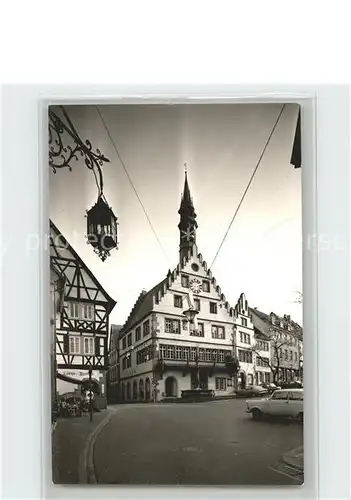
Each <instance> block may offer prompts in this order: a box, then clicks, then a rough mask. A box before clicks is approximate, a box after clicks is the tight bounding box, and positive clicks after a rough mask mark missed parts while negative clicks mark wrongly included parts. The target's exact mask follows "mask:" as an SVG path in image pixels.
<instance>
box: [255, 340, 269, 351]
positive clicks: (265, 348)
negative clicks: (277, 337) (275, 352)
mask: <svg viewBox="0 0 351 500" xmlns="http://www.w3.org/2000/svg"><path fill="white" fill-rule="evenodd" d="M257 348H258V350H259V351H269V344H268V342H265V341H264V340H259V341H258V342H257Z"/></svg>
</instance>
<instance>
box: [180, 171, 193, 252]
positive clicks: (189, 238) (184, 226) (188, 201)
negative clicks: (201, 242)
mask: <svg viewBox="0 0 351 500" xmlns="http://www.w3.org/2000/svg"><path fill="white" fill-rule="evenodd" d="M178 213H179V215H180V222H179V224H178V228H179V231H180V245H179V258H180V262H182V260H183V257H186V256H187V255H188V254H189V249H192V247H193V246H194V245H195V243H196V229H197V227H198V226H197V222H196V213H195V208H194V204H193V200H192V197H191V195H190V189H189V184H188V176H187V172H186V171H185V181H184V190H183V194H182V201H181V203H180V208H179V210H178Z"/></svg>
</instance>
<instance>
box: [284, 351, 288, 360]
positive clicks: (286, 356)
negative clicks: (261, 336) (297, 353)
mask: <svg viewBox="0 0 351 500" xmlns="http://www.w3.org/2000/svg"><path fill="white" fill-rule="evenodd" d="M284 358H285V359H288V350H287V349H285V352H284Z"/></svg>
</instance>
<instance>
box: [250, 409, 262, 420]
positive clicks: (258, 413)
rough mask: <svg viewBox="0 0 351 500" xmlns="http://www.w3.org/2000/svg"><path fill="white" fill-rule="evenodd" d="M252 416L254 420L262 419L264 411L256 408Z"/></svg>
mask: <svg viewBox="0 0 351 500" xmlns="http://www.w3.org/2000/svg"><path fill="white" fill-rule="evenodd" d="M252 418H253V419H254V420H262V412H261V411H260V410H258V409H257V408H254V409H253V410H252Z"/></svg>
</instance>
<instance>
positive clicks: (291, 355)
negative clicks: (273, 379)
mask: <svg viewBox="0 0 351 500" xmlns="http://www.w3.org/2000/svg"><path fill="white" fill-rule="evenodd" d="M292 359H293V352H292V351H290V361H292Z"/></svg>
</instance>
